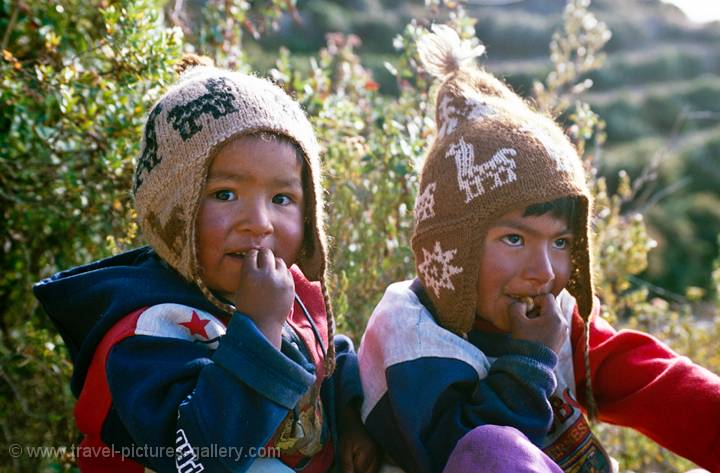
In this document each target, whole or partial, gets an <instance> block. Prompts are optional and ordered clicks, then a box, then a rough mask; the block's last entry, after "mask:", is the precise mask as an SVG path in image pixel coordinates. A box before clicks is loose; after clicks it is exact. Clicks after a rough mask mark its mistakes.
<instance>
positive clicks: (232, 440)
mask: <svg viewBox="0 0 720 473" xmlns="http://www.w3.org/2000/svg"><path fill="white" fill-rule="evenodd" d="M293 276H294V277H295V278H296V287H297V286H298V284H297V281H298V278H301V279H302V278H304V277H302V274H301V273H300V272H299V270H297V268H293ZM301 282H302V281H301ZM304 282H305V283H307V284H306V285H305V286H306V287H310V286H309V282H307V280H304ZM33 289H34V292H35V295H36V297H37V298H38V299H39V300H40V302H41V303H42V306H43V308H44V309H45V311H46V312H47V314H48V315H49V316H50V318H51V319H52V320H53V322H54V323H55V325H56V326H57V327H58V329H59V331H60V333H61V335H62V337H63V339H64V341H65V344H66V345H67V348H68V350H69V352H70V355H71V357H72V360H73V363H74V372H73V377H72V382H71V386H72V390H73V393H74V394H75V396H76V397H78V398H79V402H78V406H77V407H76V417H77V418H78V425H79V427H80V429H81V430H83V431H84V432H85V434H86V440H87V437H91V436H92V435H94V434H97V436H98V437H99V438H96V439H91V440H92V441H90V443H89V444H88V445H91V444H92V445H97V444H98V442H101V443H102V444H104V445H112V446H113V448H115V449H122V448H125V449H124V450H122V451H123V452H130V454H131V455H130V456H131V457H132V455H133V454H134V455H135V456H134V458H133V459H134V460H135V461H137V462H138V463H142V464H143V465H146V466H149V467H151V468H153V469H154V470H156V471H177V469H178V468H180V467H181V466H182V465H181V463H182V462H186V463H187V462H195V463H197V464H202V466H203V467H204V468H205V470H206V471H245V470H247V469H248V468H249V466H250V464H251V463H252V460H253V457H252V456H251V455H252V452H251V451H249V449H250V448H251V447H253V448H257V447H263V446H266V445H269V444H271V443H272V440H273V435H274V434H275V433H276V430H277V429H278V427H279V426H280V424H281V423H282V422H283V420H284V419H285V418H286V417H287V416H288V413H289V412H292V411H293V409H294V408H295V407H296V405H297V404H298V402H299V401H300V399H301V398H302V397H303V396H304V395H305V394H306V393H307V392H308V390H309V389H311V387H312V386H313V385H315V384H316V366H317V359H315V360H313V356H312V355H311V352H312V349H310V348H309V347H308V346H307V343H305V344H303V343H302V342H300V343H298V337H293V336H291V335H290V336H288V333H289V334H292V331H291V330H289V331H287V332H288V333H286V334H284V336H283V343H282V347H281V350H280V351H278V350H276V349H275V348H274V347H272V346H271V345H270V344H269V343H268V342H267V340H266V339H265V337H264V336H263V335H262V334H261V333H260V331H259V330H258V329H257V328H256V326H255V325H254V323H253V322H252V320H251V319H250V318H248V317H247V316H245V315H243V314H242V313H239V312H236V313H235V314H233V315H232V317H230V318H228V317H227V314H225V313H223V312H222V311H221V310H219V309H218V308H216V307H215V306H214V305H213V304H211V303H210V302H209V301H208V300H207V299H206V298H205V297H204V296H203V295H202V293H201V292H200V291H199V290H198V289H197V287H196V286H194V285H192V284H190V283H188V282H186V281H185V280H184V279H183V278H182V277H181V276H180V275H179V274H178V273H176V272H175V271H174V270H173V269H171V268H169V267H168V266H167V265H166V264H165V263H164V262H163V261H162V260H161V259H160V258H159V257H158V256H157V255H156V254H155V253H154V251H152V250H151V249H149V248H139V249H136V250H132V251H129V252H126V253H122V254H120V255H117V256H114V257H111V258H108V259H105V260H101V261H97V262H94V263H91V264H89V265H86V266H81V267H78V268H74V269H71V270H68V271H63V272H61V273H58V274H56V275H54V276H52V277H50V278H48V279H45V280H43V281H41V282H39V283H37V284H36V285H35V286H34V288H33ZM310 293H311V291H310V292H308V291H306V294H310ZM298 295H299V296H300V298H302V297H303V295H302V294H300V292H298ZM307 297H310V296H307ZM296 300H297V299H296ZM304 302H305V304H302V303H298V302H296V304H295V309H296V310H297V308H298V306H305V305H307V306H308V307H313V304H311V303H310V302H312V301H304ZM314 302H315V303H316V304H317V301H314ZM311 318H312V317H308V320H309V322H310V323H309V325H310V326H312V328H313V333H314V335H315V336H316V342H317V343H318V345H320V346H322V345H323V341H322V339H317V335H319V333H318V330H317V327H315V325H320V324H313V321H312V320H310V319H311ZM311 337H312V335H311ZM300 338H302V337H300ZM305 340H306V341H307V339H305ZM334 343H335V348H336V353H337V355H336V361H337V369H336V371H335V373H334V374H333V376H332V377H330V378H327V379H326V380H324V381H323V382H322V385H321V387H320V389H321V398H322V405H323V407H324V409H323V410H324V419H325V425H324V428H323V436H324V443H325V444H328V441H329V443H330V444H332V445H333V446H337V437H336V431H337V429H336V428H335V418H336V414H335V412H336V411H337V410H338V409H340V408H341V407H342V406H344V405H345V404H347V403H348V402H351V401H356V400H359V399H361V392H362V390H361V386H360V381H359V377H358V374H357V361H356V356H355V354H354V349H353V346H352V342H351V341H350V340H349V339H348V338H346V337H342V336H338V337H336V338H335V340H334ZM323 352H324V347H323ZM313 361H315V363H313ZM317 384H319V381H318V383H317ZM105 391H107V393H104V392H105ZM106 398H107V399H106ZM105 404H107V405H105ZM89 430H90V431H92V430H95V432H89ZM133 445H134V446H141V447H143V448H144V449H145V450H142V449H135V450H128V448H129V447H130V446H133ZM153 447H156V449H155V450H153V449H152V448H153ZM186 447H192V448H193V449H195V452H205V453H206V455H205V456H203V455H200V457H198V456H197V455H195V456H193V455H192V452H191V453H190V456H189V457H187V458H180V457H178V455H177V454H175V453H174V452H173V453H171V454H170V455H165V454H163V452H164V451H167V452H170V451H172V450H173V449H174V448H177V449H185V450H183V451H187V448H186ZM222 447H226V448H230V447H235V450H232V453H228V452H229V450H225V453H220V454H218V453H217V452H218V450H219V449H220V448H222ZM239 448H242V449H243V450H242V452H243V453H244V454H241V455H239V453H240V451H239V450H238V449H239ZM162 449H165V450H162ZM203 449H204V450H203ZM178 452H180V450H178ZM80 464H81V467H82V462H80ZM89 464H90V463H88V465H89ZM88 469H89V468H88ZM198 471H199V470H198Z"/></svg>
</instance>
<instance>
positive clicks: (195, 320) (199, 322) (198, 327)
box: [178, 310, 210, 338]
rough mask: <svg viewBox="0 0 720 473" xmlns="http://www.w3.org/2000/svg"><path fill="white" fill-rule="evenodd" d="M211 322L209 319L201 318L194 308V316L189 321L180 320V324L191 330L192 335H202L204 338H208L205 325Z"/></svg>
mask: <svg viewBox="0 0 720 473" xmlns="http://www.w3.org/2000/svg"><path fill="white" fill-rule="evenodd" d="M209 323H210V321H209V320H207V319H201V318H200V316H199V315H198V313H197V312H195V311H194V310H193V311H192V318H191V319H190V320H188V321H187V322H178V325H182V326H183V327H185V328H187V329H188V330H189V331H190V335H200V336H201V337H203V338H208V334H207V332H206V331H205V326H206V325H207V324H209Z"/></svg>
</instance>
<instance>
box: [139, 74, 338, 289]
mask: <svg viewBox="0 0 720 473" xmlns="http://www.w3.org/2000/svg"><path fill="white" fill-rule="evenodd" d="M260 132H268V133H270V134H276V135H282V136H285V137H287V138H288V139H290V140H291V141H292V142H294V143H296V144H297V145H298V146H299V147H300V148H301V149H302V151H303V154H304V155H305V160H306V167H307V170H308V172H307V176H308V181H309V182H308V183H307V186H306V187H307V188H306V189H304V191H305V194H306V200H307V201H308V205H307V207H306V209H305V213H306V215H305V218H306V220H307V222H308V224H306V237H305V242H304V245H303V249H302V251H301V255H300V258H299V261H298V266H300V268H301V269H302V271H303V273H304V274H305V275H306V276H307V277H308V279H310V280H311V281H324V276H325V264H326V263H325V260H326V246H327V244H326V237H325V232H324V211H323V199H322V197H323V194H322V192H321V183H320V177H321V175H320V158H319V146H318V143H317V141H316V138H315V134H314V132H313V130H312V127H311V125H310V122H309V121H308V119H307V117H306V115H305V113H304V112H303V111H302V109H301V108H300V106H299V104H298V103H297V102H295V101H294V100H293V99H291V98H290V97H289V96H288V95H287V94H286V93H285V92H284V91H283V90H282V89H281V88H279V87H278V86H276V85H275V84H273V83H271V82H270V81H268V80H265V79H261V78H258V77H254V76H250V75H246V74H242V73H238V72H231V71H227V70H222V69H217V68H214V67H194V68H192V69H190V70H188V71H187V72H185V74H184V75H182V76H181V77H180V79H179V80H178V82H177V83H176V84H175V85H173V86H172V87H170V89H169V90H168V91H167V92H166V93H165V94H164V95H163V96H162V97H161V98H160V99H159V100H158V102H157V103H156V104H155V106H154V107H153V108H152V111H151V112H150V114H149V116H148V119H147V122H146V125H145V132H144V135H143V140H142V145H141V153H140V157H139V159H138V161H137V165H136V169H135V178H134V185H133V192H134V197H135V207H136V210H137V214H138V221H139V225H140V229H141V231H142V233H143V236H144V237H145V239H146V240H147V241H148V243H149V244H150V245H151V246H152V247H153V248H154V249H155V251H157V253H158V254H159V255H160V256H161V257H162V258H163V259H164V260H165V261H166V262H167V263H168V264H169V265H170V266H172V267H173V268H174V269H176V270H177V271H178V272H179V273H180V274H181V275H182V276H184V277H185V278H186V279H188V280H190V281H192V282H195V283H197V284H201V287H202V281H201V278H200V274H199V266H198V261H197V254H196V244H195V243H196V240H195V220H196V215H197V212H198V209H199V205H200V195H201V192H202V189H203V188H204V185H205V179H206V175H207V170H208V168H209V166H210V161H211V160H212V158H213V157H214V154H215V153H216V152H217V150H218V149H219V148H220V147H221V146H222V145H223V144H224V143H226V142H227V141H229V140H230V139H232V138H235V137H237V136H240V135H245V134H253V133H260ZM307 233H310V235H307Z"/></svg>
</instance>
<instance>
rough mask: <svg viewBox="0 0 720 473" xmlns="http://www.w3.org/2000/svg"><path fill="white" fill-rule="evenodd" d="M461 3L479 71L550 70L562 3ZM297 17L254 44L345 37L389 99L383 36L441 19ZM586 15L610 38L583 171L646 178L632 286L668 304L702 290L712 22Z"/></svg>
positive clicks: (322, 12) (304, 49)
mask: <svg viewBox="0 0 720 473" xmlns="http://www.w3.org/2000/svg"><path fill="white" fill-rule="evenodd" d="M468 3H469V4H468V5H467V11H468V13H469V15H470V16H472V17H474V18H476V19H477V24H476V31H477V36H478V38H479V39H480V40H481V41H482V42H483V43H484V44H485V45H486V46H487V56H486V57H485V58H484V61H485V64H486V67H487V68H488V69H489V70H490V71H491V72H493V73H495V74H497V75H499V76H502V77H504V78H505V80H506V81H508V82H509V83H510V84H511V85H512V86H513V87H514V88H515V89H516V90H517V91H518V92H519V93H521V94H522V95H524V96H528V95H529V93H530V91H531V84H532V82H533V80H535V79H538V80H542V79H544V78H545V77H546V75H547V73H548V72H549V70H550V66H551V65H550V63H549V61H548V44H549V42H550V40H551V37H552V34H553V32H554V31H555V30H556V29H557V28H558V27H559V26H560V25H561V17H562V11H563V8H564V5H565V1H563V0H525V1H518V2H506V3H508V4H506V5H498V6H483V5H478V3H496V4H497V3H503V2H489V1H488V2H468ZM298 10H299V13H300V17H301V21H299V22H298V21H297V20H296V21H292V20H291V19H290V18H286V19H285V20H284V22H283V23H282V25H281V29H280V31H279V32H278V33H277V34H275V35H274V36H269V37H266V38H265V39H263V41H262V43H261V44H260V47H261V48H263V49H266V50H273V51H274V50H276V49H277V47H278V46H279V45H285V46H286V47H288V48H289V49H290V50H291V52H292V53H294V54H295V55H302V54H307V55H311V54H314V53H315V52H316V51H317V50H318V49H320V48H321V47H323V46H324V45H325V34H326V33H327V32H335V31H339V32H343V33H353V34H355V35H357V36H358V37H359V38H360V39H361V41H362V45H361V46H360V47H359V48H358V50H359V52H360V54H361V56H362V58H363V62H364V64H365V65H366V66H368V67H370V68H371V69H372V70H373V72H374V76H375V79H376V81H377V82H379V83H380V86H381V88H380V90H381V92H383V93H386V94H394V93H396V88H395V84H394V78H393V77H392V76H391V75H390V74H389V73H388V72H387V71H386V70H385V67H384V63H385V61H392V57H393V54H394V52H393V38H394V37H395V36H396V35H397V34H398V33H400V32H401V31H402V29H403V28H404V27H405V25H406V24H407V23H408V22H409V21H410V20H411V19H412V18H419V19H425V20H426V21H433V20H434V21H443V20H444V19H443V18H431V17H430V16H429V9H428V8H427V7H426V6H425V2H424V1H417V0H416V1H395V0H352V1H321V0H320V1H318V0H313V1H298ZM591 10H593V11H594V12H595V13H596V15H597V16H598V18H599V19H600V20H602V21H604V22H605V23H607V25H608V26H609V28H610V30H611V31H612V34H613V36H612V39H611V40H610V42H609V43H608V45H607V47H606V49H605V51H606V52H607V54H608V59H607V62H606V64H605V66H604V67H603V68H602V69H601V70H599V71H596V72H594V73H592V74H590V75H589V78H590V79H592V80H593V82H594V86H593V87H592V89H591V92H590V93H589V95H588V96H587V97H586V99H587V101H588V102H589V103H590V104H591V106H592V107H593V109H594V110H595V111H596V112H598V113H599V114H600V116H601V117H602V118H603V119H604V120H606V122H607V135H608V136H607V142H606V144H605V146H604V148H603V149H602V152H601V153H600V155H599V156H598V157H597V158H596V161H595V164H596V166H597V167H598V170H599V172H600V173H601V174H602V175H604V176H606V177H607V178H608V182H609V183H610V185H611V187H612V186H613V185H614V184H615V183H616V182H617V174H618V171H619V170H620V169H625V170H627V171H628V172H629V174H630V175H631V177H633V178H634V177H637V176H640V175H642V174H643V173H645V174H647V175H649V176H650V177H651V178H650V179H647V180H645V179H644V180H643V182H645V184H644V185H643V186H642V187H640V188H638V190H637V196H636V198H635V199H634V200H633V202H630V203H628V208H627V211H628V212H631V211H636V210H637V211H641V212H643V213H644V214H645V215H646V216H647V219H648V222H649V225H650V227H651V232H652V236H653V237H654V238H655V239H656V240H657V242H658V248H657V249H656V250H654V251H653V252H651V261H650V267H649V269H648V270H647V271H646V272H645V273H644V274H643V275H642V280H643V281H645V282H648V283H650V284H651V287H652V286H657V288H656V289H655V292H656V294H658V295H665V296H668V295H669V296H671V298H672V296H673V295H672V294H671V293H681V292H683V291H684V288H686V287H688V286H699V287H703V288H706V289H707V288H709V287H711V284H710V261H712V260H713V258H715V257H716V256H717V254H718V243H717V238H718V234H720V190H719V189H720V23H718V22H715V23H710V24H706V25H698V24H694V23H691V22H690V21H689V20H688V19H687V18H686V17H685V16H684V15H683V13H682V12H681V11H680V10H678V9H677V8H676V7H674V6H672V5H668V4H664V3H662V2H660V0H632V1H621V0H595V1H594V2H593V4H592V6H591ZM253 47H255V48H257V45H248V48H249V51H253ZM251 54H252V53H251ZM254 61H255V59H254V58H253V62H254ZM260 62H262V60H260ZM265 66H266V67H270V66H271V64H266V65H265ZM260 67H262V64H260ZM643 281H640V282H641V283H643ZM663 289H664V290H665V291H670V293H668V292H664V291H663ZM680 295H681V296H682V294H680Z"/></svg>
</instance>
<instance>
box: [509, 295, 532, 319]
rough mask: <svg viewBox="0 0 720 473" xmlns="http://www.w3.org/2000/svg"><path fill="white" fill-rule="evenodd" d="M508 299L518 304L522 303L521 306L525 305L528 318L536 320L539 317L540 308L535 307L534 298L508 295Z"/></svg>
mask: <svg viewBox="0 0 720 473" xmlns="http://www.w3.org/2000/svg"><path fill="white" fill-rule="evenodd" d="M508 297H510V298H511V299H514V300H516V301H517V302H520V303H521V304H525V315H527V316H528V317H530V318H535V317H537V316H538V315H539V312H540V308H539V307H535V301H534V300H533V297H532V296H521V295H518V294H508Z"/></svg>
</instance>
